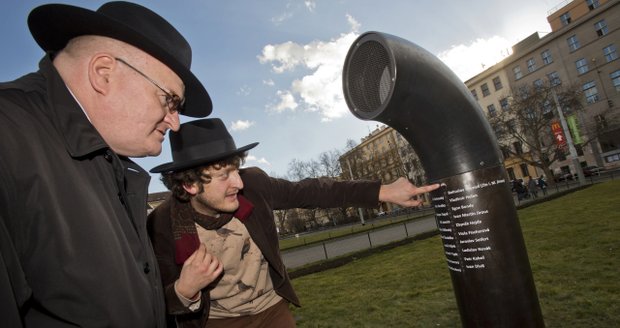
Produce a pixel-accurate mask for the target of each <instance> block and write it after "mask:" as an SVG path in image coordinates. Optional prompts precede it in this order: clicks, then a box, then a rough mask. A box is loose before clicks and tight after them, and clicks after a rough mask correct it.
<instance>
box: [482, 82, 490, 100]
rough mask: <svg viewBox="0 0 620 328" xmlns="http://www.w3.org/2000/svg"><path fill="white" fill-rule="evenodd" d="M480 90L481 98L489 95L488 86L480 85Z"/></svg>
mask: <svg viewBox="0 0 620 328" xmlns="http://www.w3.org/2000/svg"><path fill="white" fill-rule="evenodd" d="M480 89H482V96H483V97H486V96H488V95H490V94H491V92H490V91H489V86H488V85H487V84H486V83H484V84H483V85H481V86H480Z"/></svg>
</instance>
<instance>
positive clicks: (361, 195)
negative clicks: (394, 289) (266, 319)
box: [148, 168, 380, 327]
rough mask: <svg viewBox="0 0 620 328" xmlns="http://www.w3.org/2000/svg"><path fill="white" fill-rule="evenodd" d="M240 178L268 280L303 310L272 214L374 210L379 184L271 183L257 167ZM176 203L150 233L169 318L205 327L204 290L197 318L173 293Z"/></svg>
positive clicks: (161, 210)
mask: <svg viewBox="0 0 620 328" xmlns="http://www.w3.org/2000/svg"><path fill="white" fill-rule="evenodd" d="M239 174H240V176H241V180H243V184H244V188H243V190H242V191H241V192H240V193H241V194H242V195H243V196H244V197H245V198H246V199H247V200H249V201H250V202H251V203H252V205H254V208H253V210H252V212H251V214H250V215H249V217H247V218H245V219H244V220H242V222H243V224H244V225H245V226H246V228H247V229H248V232H249V233H250V236H251V237H252V240H253V241H254V242H255V243H256V246H258V248H259V249H260V250H261V252H262V254H263V256H264V257H265V259H266V260H267V262H268V263H269V276H270V277H271V281H272V283H273V287H274V289H275V291H276V293H277V294H278V295H280V296H281V297H282V298H284V299H285V300H287V301H288V302H290V303H292V304H294V305H296V306H299V305H300V303H299V299H298V298H297V295H296V294H295V291H294V290H293V285H292V284H291V281H290V279H289V276H288V273H287V271H286V267H285V266H284V263H283V261H282V256H281V254H280V247H279V241H278V232H277V230H276V224H275V220H274V216H273V211H274V210H280V209H291V208H334V207H340V206H357V207H368V208H370V207H376V206H377V205H379V188H380V183H379V181H355V182H352V181H336V180H332V179H304V180H302V181H299V182H290V181H287V180H283V179H276V178H271V177H269V176H268V175H267V174H266V173H265V172H264V171H262V170H260V169H258V168H247V169H241V170H240V171H239ZM176 201H177V200H176V199H168V200H166V201H165V202H164V203H162V204H161V205H159V206H158V207H157V208H156V209H155V210H154V211H153V212H151V214H150V215H149V223H148V225H149V234H150V235H151V238H152V240H153V247H154V248H155V253H156V254H157V260H158V261H159V266H160V270H161V273H162V279H163V284H164V286H165V290H166V302H167V304H166V306H167V309H168V313H169V314H173V315H176V316H177V320H178V322H179V324H180V325H179V326H181V327H203V326H204V324H205V321H206V320H207V318H208V316H209V301H210V298H209V293H208V291H206V290H204V291H203V293H202V297H203V298H202V304H201V305H202V306H203V308H202V310H201V311H198V312H195V313H191V312H190V311H189V309H187V308H185V307H184V306H183V304H182V303H181V301H179V299H178V297H177V296H176V294H175V292H174V282H175V281H176V280H177V279H178V277H179V274H180V272H181V268H182V265H177V264H176V261H175V242H174V238H173V231H172V223H171V220H172V219H171V218H172V217H173V216H175V215H177V213H173V211H172V206H170V205H171V202H176ZM171 322H174V320H171ZM171 326H173V325H171Z"/></svg>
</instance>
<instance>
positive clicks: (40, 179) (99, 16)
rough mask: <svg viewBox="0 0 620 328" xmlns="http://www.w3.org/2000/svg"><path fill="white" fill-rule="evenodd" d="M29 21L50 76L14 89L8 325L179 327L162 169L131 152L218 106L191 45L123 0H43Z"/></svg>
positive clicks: (2, 205) (4, 107)
mask: <svg viewBox="0 0 620 328" xmlns="http://www.w3.org/2000/svg"><path fill="white" fill-rule="evenodd" d="M28 26H29V28H30V32H31V34H32V36H33V37H34V40H35V41H36V42H37V43H38V44H39V46H40V47H41V48H42V49H43V50H44V51H45V55H44V57H43V59H41V61H40V63H39V70H38V71H37V72H33V73H30V74H27V75H25V76H23V77H20V78H18V79H16V80H14V81H10V82H4V83H0V133H1V134H2V138H0V154H2V156H0V181H1V185H2V191H0V318H2V326H3V327H21V326H24V327H132V328H135V327H149V328H151V327H165V325H166V322H165V304H164V295H163V290H162V288H161V278H160V274H159V269H158V266H157V264H156V259H155V254H154V252H153V249H152V246H151V243H150V241H149V238H148V235H147V230H146V214H147V213H146V197H147V188H148V183H149V179H150V176H149V174H148V173H147V172H146V171H145V170H144V169H142V168H141V167H139V166H138V165H137V164H135V163H134V162H133V161H132V160H131V159H130V158H129V157H144V156H155V155H158V154H159V153H160V152H161V147H162V146H161V145H162V141H163V140H164V136H165V133H166V131H168V130H178V128H179V114H180V113H181V114H185V115H188V116H192V117H205V116H206V115H208V114H209V112H210V111H211V100H210V98H209V95H208V93H207V91H206V90H205V88H204V87H203V86H202V84H201V83H200V82H199V81H198V79H197V78H196V77H195V76H194V74H193V73H192V72H191V71H190V64H191V55H192V54H191V48H190V45H189V44H188V43H187V41H186V40H185V38H184V37H183V36H182V35H181V34H180V33H179V32H178V31H177V30H176V29H175V28H174V27H173V26H172V25H170V23H168V22H167V21H166V20H165V19H164V18H162V17H161V16H159V15H158V14H156V13H155V12H153V11H151V10H150V9H147V8H145V7H143V6H140V5H137V4H133V3H129V2H122V1H119V2H108V3H105V4H103V5H102V6H101V7H99V8H98V9H97V10H96V11H93V10H89V9H85V8H80V7H75V6H70V5H64V4H48V5H42V6H39V7H37V8H35V9H33V10H32V11H31V12H30V14H29V16H28ZM184 102H185V107H183V104H184ZM192 104H200V105H201V106H200V107H192Z"/></svg>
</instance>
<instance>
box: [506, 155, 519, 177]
mask: <svg viewBox="0 0 620 328" xmlns="http://www.w3.org/2000/svg"><path fill="white" fill-rule="evenodd" d="M505 158H507V157H505ZM506 171H508V177H509V178H510V180H517V177H516V176H515V169H513V168H512V167H509V168H507V169H506Z"/></svg>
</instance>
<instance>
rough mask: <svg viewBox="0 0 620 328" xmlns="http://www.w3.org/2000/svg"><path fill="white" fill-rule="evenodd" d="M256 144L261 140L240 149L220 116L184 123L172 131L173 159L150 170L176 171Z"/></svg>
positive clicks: (211, 161) (235, 153) (152, 171)
mask: <svg viewBox="0 0 620 328" xmlns="http://www.w3.org/2000/svg"><path fill="white" fill-rule="evenodd" d="M256 145H258V142H254V143H251V144H249V145H247V146H243V147H241V148H237V146H235V141H234V140H233V138H232V136H231V135H230V133H228V130H227V129H226V126H224V123H223V122H222V120H220V119H219V118H207V119H202V120H195V121H191V122H187V123H183V124H181V128H180V129H179V131H177V132H174V131H170V147H171V149H172V162H170V163H166V164H162V165H158V166H156V167H154V168H152V169H151V170H150V172H151V173H161V172H176V171H182V170H186V169H190V168H193V167H197V166H200V165H204V164H208V163H213V162H216V161H219V160H222V159H225V158H227V157H230V156H233V155H237V154H241V153H244V152H246V151H248V150H250V149H252V148H254V147H256Z"/></svg>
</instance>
